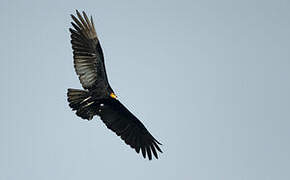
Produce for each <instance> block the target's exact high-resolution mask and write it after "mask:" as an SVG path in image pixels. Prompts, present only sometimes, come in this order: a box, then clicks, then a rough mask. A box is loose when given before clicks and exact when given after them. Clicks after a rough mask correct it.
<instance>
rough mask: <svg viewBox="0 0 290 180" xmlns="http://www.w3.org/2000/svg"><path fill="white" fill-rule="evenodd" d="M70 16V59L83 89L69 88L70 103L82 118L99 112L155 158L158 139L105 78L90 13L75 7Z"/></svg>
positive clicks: (128, 140) (108, 123)
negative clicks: (71, 56)
mask: <svg viewBox="0 0 290 180" xmlns="http://www.w3.org/2000/svg"><path fill="white" fill-rule="evenodd" d="M71 17H72V20H73V21H72V22H71V25H72V28H69V31H70V37H71V45H72V50H73V63H74V69H75V72H76V74H77V76H78V78H79V80H80V83H81V85H82V87H83V89H82V90H80V89H73V88H69V89H68V91H67V100H68V103H69V106H70V107H71V108H72V110H73V111H76V115H77V116H79V117H81V118H82V119H86V120H91V119H92V118H93V117H94V116H95V115H97V116H99V117H100V119H101V120H102V121H103V122H104V123H105V125H106V127H107V128H108V129H110V130H112V131H113V132H115V133H116V135H117V136H120V137H121V139H122V140H123V141H124V142H125V143H126V144H128V145H129V146H131V148H133V149H135V151H136V152H137V153H139V152H140V151H141V152H142V155H143V157H144V158H146V156H147V157H148V159H149V160H151V159H152V156H153V155H154V157H155V158H156V159H158V152H160V153H162V150H161V149H160V147H159V145H161V143H160V142H158V141H157V140H156V139H155V138H154V137H153V136H152V134H151V133H150V132H149V131H148V130H147V129H146V127H145V126H144V125H143V124H142V122H141V121H140V120H138V118H137V117H136V116H135V115H134V114H132V113H131V112H130V111H129V110H128V109H127V108H126V107H125V106H124V105H123V104H122V103H121V102H120V101H119V100H118V98H117V96H116V95H115V93H114V91H113V89H112V88H111V86H110V84H109V82H108V77H107V74H106V68H105V62H104V54H103V51H102V48H101V44H100V41H99V38H98V36H97V33H96V29H95V26H94V22H93V18H92V16H91V17H90V18H89V17H88V16H87V15H86V13H85V12H84V11H83V12H82V14H81V13H79V11H78V10H76V16H75V15H73V14H72V15H71Z"/></svg>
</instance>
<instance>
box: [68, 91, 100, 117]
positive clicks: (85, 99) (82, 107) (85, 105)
mask: <svg viewBox="0 0 290 180" xmlns="http://www.w3.org/2000/svg"><path fill="white" fill-rule="evenodd" d="M67 100H68V102H69V106H70V107H71V108H72V110H76V111H77V112H76V115H78V116H80V117H81V118H83V119H87V120H91V119H93V116H94V115H95V112H94V107H93V104H94V101H93V100H92V97H91V96H90V94H89V92H88V91H85V90H80V89H68V91H67Z"/></svg>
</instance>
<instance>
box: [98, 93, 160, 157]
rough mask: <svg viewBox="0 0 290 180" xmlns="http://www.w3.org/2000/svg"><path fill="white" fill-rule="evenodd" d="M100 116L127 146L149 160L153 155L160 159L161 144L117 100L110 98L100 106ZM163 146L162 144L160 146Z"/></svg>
mask: <svg viewBox="0 0 290 180" xmlns="http://www.w3.org/2000/svg"><path fill="white" fill-rule="evenodd" d="M98 111H99V112H98V115H99V116H100V117H101V119H102V120H103V122H104V123H105V124H106V126H107V127H108V128H109V129H111V130H112V131H114V132H115V133H116V134H117V135H118V136H120V137H121V138H122V139H123V140H124V141H125V143H126V144H128V145H130V146H131V147H132V148H134V149H135V150H136V152H137V153H139V152H140V150H141V151H142V155H143V157H144V158H146V154H147V156H148V158H149V160H151V159H152V153H153V155H154V156H155V157H156V158H157V159H158V154H157V151H159V152H161V153H162V151H161V149H160V147H159V146H158V144H160V143H159V142H158V141H157V140H156V139H155V138H154V137H153V136H152V135H151V134H150V133H149V131H148V130H147V129H146V128H145V126H144V125H143V124H142V123H141V122H140V121H139V120H138V119H137V118H136V117H135V116H134V115H133V114H132V113H131V112H130V111H129V110H128V109H127V108H126V107H125V106H124V105H122V104H121V103H120V101H118V100H117V99H113V98H108V99H105V100H104V102H103V103H101V104H100V107H99V110H98ZM160 145H161V144H160Z"/></svg>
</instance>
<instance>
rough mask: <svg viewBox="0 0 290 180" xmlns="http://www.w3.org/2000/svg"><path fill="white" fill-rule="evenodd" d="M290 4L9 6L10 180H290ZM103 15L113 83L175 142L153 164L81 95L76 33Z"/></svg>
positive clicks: (3, 92) (205, 0)
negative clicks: (73, 96) (83, 115)
mask: <svg viewBox="0 0 290 180" xmlns="http://www.w3.org/2000/svg"><path fill="white" fill-rule="evenodd" d="M289 6H290V3H289V1H286V0H285V1H282V0H276V1H274V0H272V1H270V0H269V1H267V0H266V1H262V0H260V1H257V0H251V1H250V0H244V1H229V0H220V1H213V0H211V1H209V0H196V1H185V0H179V1H177V0H176V1H165V0H164V1H129V0H127V1H110V0H107V1H98V0H92V1H75V0H70V1H60V2H59V1H56V0H50V1H15V0H11V1H7V0H5V1H3V0H2V1H1V5H0V10H1V11H0V20H1V25H0V27H1V33H0V39H1V43H0V51H1V71H0V80H1V82H2V87H1V88H0V98H1V101H0V107H1V108H0V109H1V113H0V142H1V148H0V180H16V179H21V180H26V179H27V180H52V179H53V180H64V179H69V180H80V179H117V178H118V179H126V180H136V179H138V180H143V179H144V180H145V179H146V180H148V179H164V180H165V179H166V180H176V179H182V180H188V179H196V180H289V179H290V171H289V167H290V146H289V137H290V131H289V129H290V122H289V120H290V112H289V107H290V95H289V92H290V83H289V77H290V71H289V69H290V51H289V48H290V35H289V32H290V11H289ZM74 9H79V10H86V12H87V14H89V15H93V18H94V21H95V25H96V30H97V33H98V35H99V37H100V40H101V43H102V46H103V50H104V53H105V61H106V67H107V73H108V76H109V79H110V83H111V85H112V87H113V89H114V90H115V92H116V94H117V95H118V97H119V99H120V100H121V102H123V103H124V104H125V105H126V106H127V107H128V108H129V109H130V110H131V111H132V112H133V113H134V114H135V115H136V116H137V117H138V118H139V119H140V120H141V121H142V122H143V123H144V124H145V125H146V127H147V128H148V129H149V130H150V132H152V134H153V135H154V136H155V137H156V138H157V139H158V140H160V141H161V142H162V143H163V144H164V145H163V146H162V149H163V151H164V153H163V154H161V155H160V159H159V160H153V161H148V160H144V159H143V158H142V157H141V156H140V155H137V154H136V153H135V151H134V150H132V149H130V148H129V147H128V146H127V145H125V144H124V143H123V142H122V141H121V140H120V138H119V137H117V136H116V135H115V134H114V133H112V132H111V131H110V130H108V129H107V128H106V127H105V125H104V124H103V123H102V122H101V121H100V119H99V118H98V117H95V118H94V119H93V120H92V121H90V122H88V121H83V120H81V119H80V118H79V117H77V116H76V115H75V114H74V113H73V112H72V111H71V109H70V108H69V107H68V103H67V101H66V89H67V88H80V87H81V86H80V83H79V81H78V78H77V76H76V74H75V72H74V69H73V64H72V62H73V61H72V50H71V45H70V39H69V32H68V28H69V27H70V21H71V19H70V16H69V15H70V14H71V13H74Z"/></svg>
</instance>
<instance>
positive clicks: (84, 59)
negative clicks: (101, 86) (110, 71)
mask: <svg viewBox="0 0 290 180" xmlns="http://www.w3.org/2000/svg"><path fill="white" fill-rule="evenodd" d="M76 13H77V16H78V18H76V17H75V16H74V15H71V17H72V19H73V21H74V22H72V23H71V24H72V26H73V27H74V29H72V28H70V29H69V30H70V32H71V44H72V49H73V58H74V67H75V71H76V73H77V75H78V77H79V80H80V82H81V84H82V86H83V88H85V89H91V88H93V87H94V85H95V84H97V83H98V81H106V83H108V80H107V75H106V70H105V64H104V56H103V51H102V48H101V45H100V42H99V40H98V37H97V34H96V30H95V27H94V22H93V19H92V17H91V18H90V20H89V18H88V17H87V15H86V13H85V12H83V16H82V15H81V14H80V13H79V12H78V11H76Z"/></svg>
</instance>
